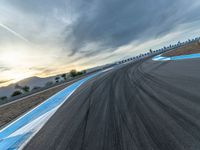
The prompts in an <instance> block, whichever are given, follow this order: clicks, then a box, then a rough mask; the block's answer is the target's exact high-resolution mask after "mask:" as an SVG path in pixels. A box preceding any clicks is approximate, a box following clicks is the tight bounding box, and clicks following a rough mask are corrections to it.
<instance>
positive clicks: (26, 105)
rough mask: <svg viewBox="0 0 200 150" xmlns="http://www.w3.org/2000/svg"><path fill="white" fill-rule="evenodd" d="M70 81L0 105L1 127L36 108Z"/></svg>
mask: <svg viewBox="0 0 200 150" xmlns="http://www.w3.org/2000/svg"><path fill="white" fill-rule="evenodd" d="M69 84H71V82H70V83H66V84H64V85H60V86H57V87H55V88H51V89H49V90H47V91H44V92H42V93H39V94H36V95H33V96H30V97H28V98H24V99H23V100H20V101H16V102H14V103H12V104H9V105H6V106H3V107H0V128H2V127H3V126H5V125H6V124H7V123H9V122H11V121H12V120H14V119H16V118H17V117H18V116H21V115H22V114H24V113H25V112H27V111H28V110H30V109H32V108H34V107H35V106H37V105H39V104H40V103H42V102H43V101H45V100H46V99H48V98H49V97H51V96H52V95H54V94H55V93H57V92H58V91H60V90H62V89H64V88H65V87H67V86H68V85H69Z"/></svg>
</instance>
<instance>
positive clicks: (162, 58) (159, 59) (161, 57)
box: [152, 53, 200, 61]
mask: <svg viewBox="0 0 200 150" xmlns="http://www.w3.org/2000/svg"><path fill="white" fill-rule="evenodd" d="M193 58H200V53H197V54H188V55H180V56H173V57H163V56H161V55H157V56H155V57H153V58H152V60H154V61H169V60H182V59H193Z"/></svg>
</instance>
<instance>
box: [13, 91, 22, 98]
mask: <svg viewBox="0 0 200 150" xmlns="http://www.w3.org/2000/svg"><path fill="white" fill-rule="evenodd" d="M21 94H22V92H21V91H14V92H13V93H12V95H11V97H14V96H18V95H21Z"/></svg>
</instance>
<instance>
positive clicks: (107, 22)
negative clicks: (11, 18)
mask: <svg viewBox="0 0 200 150" xmlns="http://www.w3.org/2000/svg"><path fill="white" fill-rule="evenodd" d="M9 2H10V3H12V5H13V6H15V7H17V8H19V10H21V11H24V13H30V14H33V16H34V19H37V17H38V18H39V17H41V16H43V17H44V18H48V17H52V16H53V13H54V11H55V9H56V10H57V11H60V12H62V14H66V15H64V16H62V17H66V19H68V20H69V19H70V18H71V19H72V22H71V23H70V24H67V25H66V29H65V31H63V33H62V34H63V35H64V37H65V46H66V47H67V48H66V49H67V51H68V50H69V48H70V50H71V54H70V55H71V56H73V55H74V54H76V53H79V54H80V55H81V56H83V57H89V56H94V55H96V54H101V53H104V52H105V51H106V52H113V51H114V50H116V48H118V47H120V46H123V45H127V44H129V43H130V42H132V41H136V40H137V41H138V42H144V41H145V40H149V39H152V38H158V37H160V36H163V35H165V34H167V33H169V31H171V30H173V29H174V28H176V27H177V26H178V25H180V24H183V23H187V22H192V21H195V20H198V19H199V17H200V11H199V9H200V8H199V1H198V0H190V1H186V0H10V1H9ZM35 16H36V17H35ZM43 20H45V19H43ZM54 21H55V20H54ZM48 23H50V22H48ZM41 28H43V25H42V26H41ZM91 45H92V46H91ZM62 46H63V45H62Z"/></svg>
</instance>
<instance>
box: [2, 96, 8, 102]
mask: <svg viewBox="0 0 200 150" xmlns="http://www.w3.org/2000/svg"><path fill="white" fill-rule="evenodd" d="M7 99H8V97H7V96H2V97H0V100H2V101H4V100H7Z"/></svg>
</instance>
